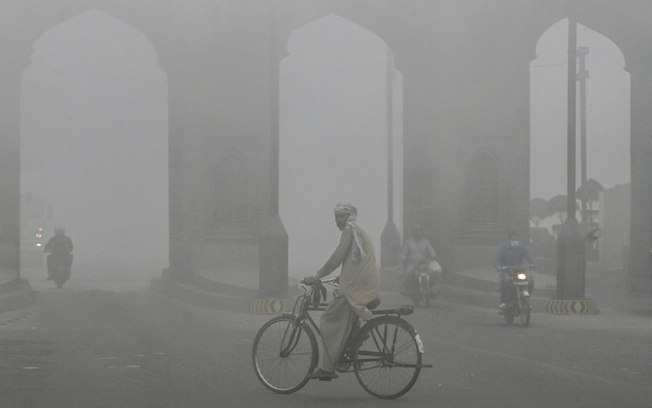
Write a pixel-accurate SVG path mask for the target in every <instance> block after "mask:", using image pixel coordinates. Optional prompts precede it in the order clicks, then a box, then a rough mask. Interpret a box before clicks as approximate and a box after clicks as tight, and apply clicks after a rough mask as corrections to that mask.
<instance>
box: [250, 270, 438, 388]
mask: <svg viewBox="0 0 652 408" xmlns="http://www.w3.org/2000/svg"><path fill="white" fill-rule="evenodd" d="M336 279H337V278H336ZM336 279H329V280H324V281H319V282H318V283H316V284H315V285H312V286H309V285H306V284H303V283H301V282H300V283H298V286H299V287H300V288H301V289H302V290H303V291H304V293H303V294H302V295H299V296H298V297H297V300H296V302H295V304H294V307H293V309H292V312H291V313H283V314H281V315H280V316H277V317H274V318H272V319H271V320H269V321H268V322H266V323H265V324H264V325H263V326H262V327H261V328H260V329H259V330H258V333H257V334H256V338H255V339H254V345H253V348H252V359H253V365H254V371H255V372H256V376H257V377H258V379H259V380H260V381H261V382H262V383H263V385H264V386H265V387H267V388H268V389H270V390H271V391H274V392H276V393H279V394H290V393H293V392H296V391H298V390H300V389H301V388H302V387H303V386H304V385H306V383H307V382H308V381H309V378H308V375H309V374H310V373H312V371H313V370H314V369H315V367H316V366H317V363H318V361H319V348H318V345H317V338H316V335H318V336H320V337H321V333H320V331H319V327H318V326H317V324H316V323H315V321H314V319H313V318H312V316H311V315H310V312H313V311H323V310H325V309H326V306H328V304H326V303H321V302H320V301H319V300H317V301H316V302H315V301H314V300H315V291H316V290H318V286H319V285H321V284H322V283H326V284H330V285H333V286H335V284H334V282H335V281H336ZM322 288H323V286H322ZM413 311H414V306H411V305H409V306H401V307H399V308H397V309H384V310H372V313H373V315H374V317H373V318H372V319H371V320H368V321H366V322H364V324H362V325H360V324H359V323H356V325H354V328H353V330H352V331H351V334H350V336H349V339H348V341H347V346H346V348H345V350H344V353H343V354H342V357H341V358H340V361H339V363H338V365H337V371H338V372H340V373H347V372H351V371H353V372H354V373H355V376H356V378H357V379H358V382H359V383H360V385H361V386H362V388H363V389H364V390H365V391H367V392H368V393H369V394H371V395H373V396H375V397H378V398H382V399H394V398H398V397H400V396H401V395H403V394H405V393H406V392H408V391H409V390H410V388H412V386H413V385H414V383H415V382H416V380H417V378H418V377H419V373H420V371H421V369H422V368H427V367H432V365H431V364H423V363H422V358H423V353H424V348H423V342H422V340H421V337H420V336H419V334H418V333H417V332H416V330H415V329H414V328H413V327H412V325H410V324H409V323H408V322H407V321H406V320H404V319H402V316H407V315H409V314H411V313H412V312H413ZM315 334H316V335H315Z"/></svg>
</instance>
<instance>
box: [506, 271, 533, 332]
mask: <svg viewBox="0 0 652 408" xmlns="http://www.w3.org/2000/svg"><path fill="white" fill-rule="evenodd" d="M503 271H506V272H508V273H509V276H510V290H511V291H512V296H513V301H512V302H510V303H507V305H506V306H505V308H504V309H502V310H500V312H499V314H502V315H503V317H504V318H505V323H507V324H512V323H513V322H514V318H516V317H518V318H519V320H520V322H521V325H522V326H523V327H527V326H529V325H530V315H531V312H532V307H531V305H530V296H531V295H532V294H531V293H530V288H529V286H530V278H529V276H528V273H527V271H526V269H525V268H524V267H520V266H519V267H516V266H503Z"/></svg>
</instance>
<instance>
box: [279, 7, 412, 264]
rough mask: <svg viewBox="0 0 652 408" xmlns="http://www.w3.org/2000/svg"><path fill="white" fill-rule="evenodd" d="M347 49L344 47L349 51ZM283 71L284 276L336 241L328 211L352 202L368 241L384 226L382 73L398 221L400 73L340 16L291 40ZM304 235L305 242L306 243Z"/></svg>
mask: <svg viewBox="0 0 652 408" xmlns="http://www.w3.org/2000/svg"><path fill="white" fill-rule="evenodd" d="M346 44H348V45H346ZM288 51H289V55H288V57H287V58H286V59H285V60H284V61H283V62H282V63H281V69H280V72H281V73H280V78H281V79H280V89H281V97H280V180H281V181H280V212H281V216H282V218H283V224H284V225H285V227H286V229H287V231H288V235H289V237H290V243H289V244H290V245H289V257H290V271H291V273H294V274H295V275H298V274H301V273H306V272H305V270H306V269H307V268H313V269H314V268H318V267H319V266H320V264H321V263H322V262H324V261H325V260H326V259H327V257H328V255H329V252H330V251H331V250H332V249H333V247H334V245H335V244H336V242H337V229H336V228H335V227H334V224H333V220H332V209H333V207H334V206H335V204H337V202H339V201H351V202H352V203H354V204H355V205H356V206H357V207H358V210H359V221H360V224H361V225H362V226H363V227H364V228H365V229H366V230H367V232H368V233H369V234H370V235H371V236H372V237H373V240H374V246H375V249H376V257H377V259H378V260H380V235H381V232H382V230H383V227H384V225H385V222H386V220H387V180H388V179H387V177H388V176H387V129H388V124H387V111H388V105H391V103H388V102H387V101H388V97H387V94H388V86H389V85H388V79H387V77H388V73H389V74H390V75H392V76H393V77H392V78H391V80H390V81H391V84H392V85H391V86H392V87H393V88H392V89H393V93H394V98H393V100H392V102H393V107H390V109H393V112H395V114H394V127H393V129H394V136H395V140H394V146H395V151H394V157H395V164H394V180H396V181H395V184H396V188H395V190H394V193H395V194H394V197H395V199H394V201H395V202H396V203H397V205H395V206H394V219H395V220H397V219H398V220H401V219H402V216H401V215H402V157H401V156H402V139H401V137H402V132H401V130H402V117H401V116H400V115H399V114H397V113H398V112H401V108H400V107H401V95H402V92H401V76H400V73H398V72H397V71H396V70H395V69H394V67H393V66H391V64H390V65H389V66H390V68H388V49H387V45H386V44H385V43H384V41H382V40H381V39H380V38H379V37H377V36H376V35H375V34H373V33H371V32H369V31H367V30H365V29H363V28H361V27H359V26H357V25H355V24H354V23H352V22H350V21H349V20H347V19H344V18H342V17H339V16H336V15H328V16H326V17H322V18H321V19H318V20H316V21H313V22H312V23H309V24H307V25H306V26H303V27H302V28H300V29H298V30H296V31H295V32H294V34H293V35H292V36H290V38H289V42H288ZM308 237H309V238H308Z"/></svg>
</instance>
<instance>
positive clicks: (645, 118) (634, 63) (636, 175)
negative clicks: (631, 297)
mask: <svg viewBox="0 0 652 408" xmlns="http://www.w3.org/2000/svg"><path fill="white" fill-rule="evenodd" d="M635 55H637V58H635V59H631V58H628V59H627V69H628V71H629V72H630V74H631V132H632V136H631V155H632V156H631V157H632V181H631V195H632V196H631V200H632V201H631V230H630V247H629V267H628V270H629V271H628V273H629V279H630V283H631V285H632V288H634V289H646V290H652V184H650V180H652V55H640V52H638V53H637V54H635Z"/></svg>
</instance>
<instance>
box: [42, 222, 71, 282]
mask: <svg viewBox="0 0 652 408" xmlns="http://www.w3.org/2000/svg"><path fill="white" fill-rule="evenodd" d="M72 249H73V248H72V240H71V239H70V238H69V237H68V236H67V235H66V230H65V229H64V228H63V227H62V226H56V227H54V236H53V237H52V238H50V239H49V240H48V242H47V243H46V244H45V246H44V247H43V252H45V253H46V254H48V257H47V268H48V280H52V279H53V278H54V276H53V275H54V270H55V267H56V266H57V265H64V266H65V268H66V271H67V273H68V275H70V267H71V266H72V258H73V256H72Z"/></svg>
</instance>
